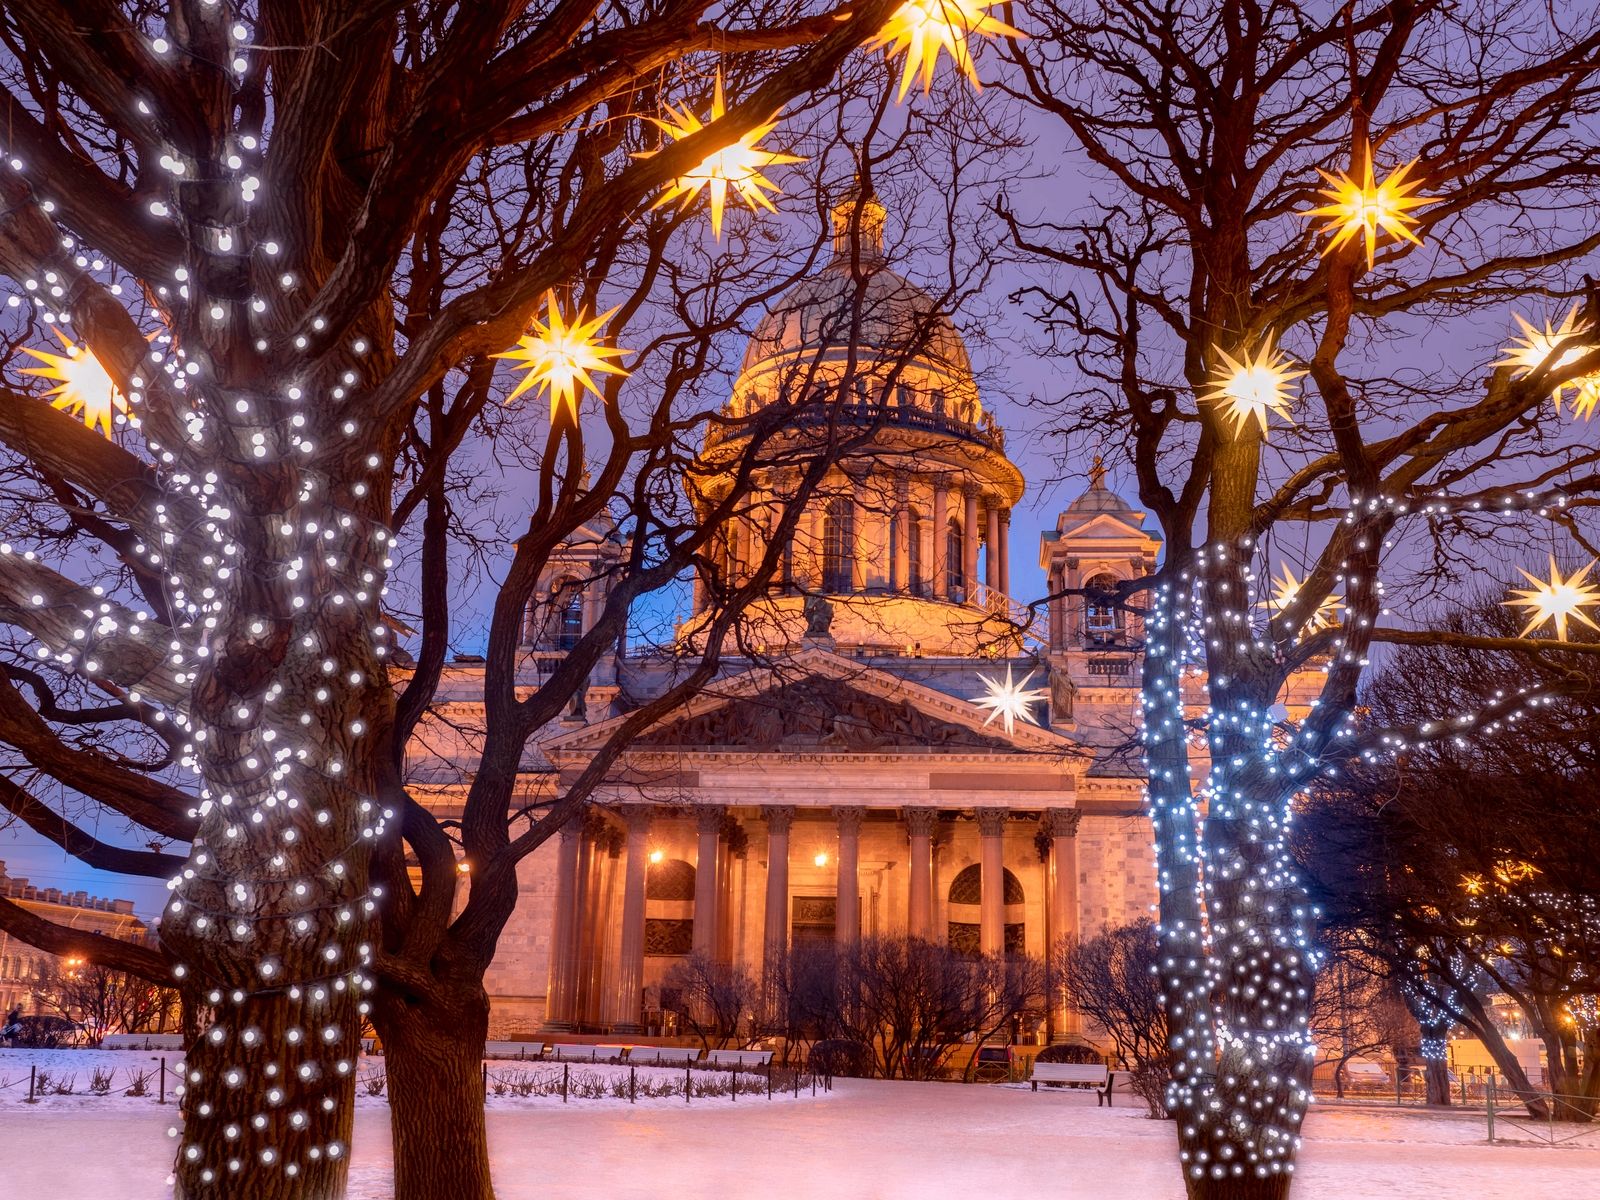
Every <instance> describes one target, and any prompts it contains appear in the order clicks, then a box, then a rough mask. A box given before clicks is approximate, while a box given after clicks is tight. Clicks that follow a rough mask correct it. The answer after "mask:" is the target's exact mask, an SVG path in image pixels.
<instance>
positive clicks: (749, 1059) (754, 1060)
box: [706, 1050, 772, 1067]
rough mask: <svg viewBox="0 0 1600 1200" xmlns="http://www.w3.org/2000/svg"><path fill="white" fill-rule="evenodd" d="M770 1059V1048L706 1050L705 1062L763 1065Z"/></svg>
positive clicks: (741, 1065)
mask: <svg viewBox="0 0 1600 1200" xmlns="http://www.w3.org/2000/svg"><path fill="white" fill-rule="evenodd" d="M771 1061H772V1051H771V1050H708V1051H707V1052H706V1062H708V1063H710V1064H711V1065H712V1066H714V1067H764V1066H766V1065H767V1064H768V1063H769V1062H771Z"/></svg>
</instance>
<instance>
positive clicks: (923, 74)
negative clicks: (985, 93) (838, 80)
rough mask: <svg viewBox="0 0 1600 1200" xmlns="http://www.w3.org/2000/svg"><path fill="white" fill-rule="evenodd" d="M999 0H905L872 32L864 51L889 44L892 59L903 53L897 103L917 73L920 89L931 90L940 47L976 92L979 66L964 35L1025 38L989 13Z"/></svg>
mask: <svg viewBox="0 0 1600 1200" xmlns="http://www.w3.org/2000/svg"><path fill="white" fill-rule="evenodd" d="M998 2H999V0H906V3H904V4H902V5H901V6H900V7H899V8H897V9H895V11H894V15H893V16H891V17H890V18H889V20H888V21H887V22H886V23H885V24H884V27H883V28H882V29H880V30H879V31H878V32H877V34H876V36H874V37H873V38H872V40H871V41H869V42H867V44H866V46H865V47H864V48H865V49H867V50H877V49H879V48H880V47H885V46H887V47H888V50H887V51H886V54H887V56H888V57H889V58H893V57H894V56H895V55H897V54H899V53H900V52H901V51H902V50H904V51H905V55H906V62H905V68H904V70H902V71H901V73H900V91H899V93H898V94H897V95H896V96H895V100H896V102H899V101H901V100H904V99H905V98H906V93H907V92H908V91H910V90H911V81H912V80H914V79H917V78H918V77H919V76H920V78H921V80H922V90H923V92H924V93H926V92H929V91H931V90H932V88H933V71H934V68H935V66H937V65H938V61H939V51H941V50H945V51H948V52H949V54H950V61H951V62H953V63H955V65H956V70H958V71H960V72H961V73H962V74H963V75H965V76H966V77H967V82H968V83H970V84H972V87H973V89H974V90H975V91H982V90H983V86H982V85H981V84H980V83H979V82H978V68H977V66H976V65H974V63H973V61H972V47H971V46H970V45H969V44H968V40H967V39H968V38H970V37H972V36H973V35H976V36H978V37H987V38H995V37H1025V36H1027V35H1026V34H1024V33H1022V32H1021V31H1020V30H1017V29H1013V28H1012V27H1011V26H1009V25H1007V24H1006V23H1005V22H1004V21H1002V20H1000V19H999V18H997V17H992V16H990V15H989V13H988V11H987V10H988V9H991V8H993V7H994V6H995V4H997V3H998Z"/></svg>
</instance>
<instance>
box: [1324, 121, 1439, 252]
mask: <svg viewBox="0 0 1600 1200" xmlns="http://www.w3.org/2000/svg"><path fill="white" fill-rule="evenodd" d="M1362 160H1363V161H1362V164H1361V182H1360V183H1357V182H1356V181H1355V180H1354V179H1352V178H1350V176H1348V175H1346V174H1345V173H1344V172H1343V171H1341V172H1339V174H1337V175H1330V174H1328V173H1327V172H1326V171H1319V172H1318V174H1320V175H1321V176H1322V177H1323V178H1324V179H1326V180H1327V181H1328V184H1329V186H1328V187H1325V188H1323V189H1322V193H1321V194H1322V195H1323V196H1325V197H1327V199H1328V200H1329V201H1330V203H1328V204H1325V205H1323V206H1322V207H1321V208H1313V209H1310V210H1309V211H1307V212H1304V213H1301V214H1300V215H1301V216H1304V217H1327V218H1328V223H1327V224H1326V225H1324V226H1323V227H1322V232H1323V233H1332V234H1334V235H1335V236H1334V239H1333V241H1331V242H1329V243H1328V246H1327V249H1325V250H1323V252H1322V253H1323V254H1324V255H1328V254H1332V253H1333V252H1334V251H1335V250H1337V249H1338V248H1339V247H1340V246H1342V245H1344V244H1345V243H1346V242H1348V241H1349V240H1350V239H1351V238H1353V237H1355V236H1356V235H1357V234H1358V233H1359V234H1364V235H1365V240H1366V243H1367V268H1368V269H1369V270H1370V269H1371V268H1372V263H1373V256H1374V255H1375V254H1376V253H1377V249H1378V233H1379V231H1380V230H1381V231H1382V232H1384V233H1387V234H1389V235H1390V236H1392V237H1397V238H1404V239H1405V240H1406V241H1408V242H1411V243H1413V244H1414V245H1418V246H1420V245H1422V239H1421V238H1419V237H1417V235H1416V234H1414V233H1412V232H1411V230H1410V228H1409V226H1412V225H1415V224H1416V223H1417V219H1416V218H1415V217H1413V216H1411V215H1410V212H1411V210H1412V209H1413V208H1421V207H1422V206H1423V205H1424V204H1431V203H1433V201H1434V200H1436V199H1437V198H1438V197H1436V196H1419V195H1417V194H1416V189H1417V185H1416V184H1415V183H1412V182H1411V181H1410V180H1408V179H1407V178H1406V176H1407V175H1408V174H1410V172H1411V168H1412V167H1414V166H1416V165H1417V160H1416V159H1412V160H1411V161H1410V162H1408V163H1407V164H1406V165H1405V166H1403V167H1401V168H1400V169H1399V170H1398V171H1396V172H1395V173H1394V174H1392V175H1390V176H1389V177H1388V178H1387V179H1385V180H1384V181H1383V182H1382V183H1377V182H1376V181H1374V179H1373V176H1372V147H1371V146H1370V145H1369V146H1368V147H1367V152H1366V154H1364V155H1363V156H1362Z"/></svg>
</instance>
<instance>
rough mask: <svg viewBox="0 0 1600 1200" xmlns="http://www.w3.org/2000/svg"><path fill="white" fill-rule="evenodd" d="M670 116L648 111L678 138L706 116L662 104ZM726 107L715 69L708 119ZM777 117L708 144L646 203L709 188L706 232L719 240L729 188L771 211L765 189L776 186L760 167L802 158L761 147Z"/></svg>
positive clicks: (687, 201) (687, 199)
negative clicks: (729, 140) (717, 145)
mask: <svg viewBox="0 0 1600 1200" xmlns="http://www.w3.org/2000/svg"><path fill="white" fill-rule="evenodd" d="M666 110H667V113H668V114H669V116H670V118H671V119H670V120H660V119H658V118H656V117H651V118H650V122H651V124H653V125H655V126H656V128H658V129H660V130H661V132H663V133H665V134H666V135H667V136H669V137H670V138H672V140H673V141H675V142H681V141H682V140H683V139H684V138H686V137H688V136H689V135H690V134H694V133H698V132H700V130H702V129H704V128H706V126H707V124H708V123H709V122H705V121H702V120H701V119H700V118H699V117H698V116H697V115H696V114H695V113H693V112H691V111H690V110H689V109H688V108H687V107H685V108H683V109H676V108H673V107H672V105H670V104H668V105H666ZM726 113H727V105H726V104H725V103H724V101H723V96H722V74H721V72H718V74H717V86H716V91H715V93H714V94H713V96H712V100H711V122H715V121H718V120H721V119H722V117H723V116H724V115H725V114H726ZM777 124H778V121H777V118H776V117H774V118H773V119H772V120H770V121H768V122H767V123H766V124H764V125H757V126H756V127H755V128H754V129H752V130H751V131H750V132H749V133H746V134H743V135H741V136H740V138H739V140H738V141H736V142H734V143H733V145H731V146H725V147H723V148H722V149H721V150H713V151H712V152H711V153H710V154H708V155H706V157H705V158H703V159H701V160H700V162H699V164H698V165H696V166H694V167H692V168H690V169H689V170H688V171H687V172H685V173H684V174H682V175H679V176H678V177H677V178H676V179H674V180H673V181H672V182H671V183H670V184H668V186H667V190H666V191H664V192H662V193H661V196H660V198H659V199H658V200H657V201H656V202H655V203H654V204H652V205H651V206H650V207H651V208H660V207H661V206H662V205H663V204H669V203H671V202H672V201H673V200H677V199H678V198H679V197H682V201H683V202H682V204H681V205H680V206H679V207H680V209H682V208H688V207H689V205H691V204H693V203H694V201H695V199H696V198H697V197H698V196H699V195H700V193H701V192H708V193H709V194H710V196H711V232H712V234H713V235H714V236H715V237H716V238H717V239H718V240H719V241H720V240H721V239H722V212H723V208H724V207H725V206H726V204H727V201H728V192H729V190H730V189H732V191H733V192H734V194H735V195H736V196H737V197H739V198H740V199H742V200H743V201H744V202H745V203H746V204H747V205H749V206H750V208H751V210H752V211H754V210H756V209H758V208H764V209H766V210H767V211H768V212H776V211H777V209H775V208H774V207H773V205H772V201H771V200H769V199H767V193H768V192H773V193H777V192H779V191H780V189H779V187H778V185H777V184H775V183H773V182H772V181H771V180H770V179H768V178H767V177H766V176H765V175H764V174H762V171H763V170H764V169H765V168H767V167H774V166H781V165H783V164H784V163H797V162H804V161H805V159H803V158H800V157H799V156H797V155H794V154H779V153H777V152H776V151H773V150H763V149H762V148H761V145H760V143H761V140H762V139H763V138H764V137H766V136H767V135H768V134H770V133H771V132H772V131H773V129H774V128H776V127H777ZM654 153H655V151H652V150H646V151H642V152H640V153H638V154H635V155H634V157H635V158H649V157H650V156H651V155H652V154H654Z"/></svg>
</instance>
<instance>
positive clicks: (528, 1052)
mask: <svg viewBox="0 0 1600 1200" xmlns="http://www.w3.org/2000/svg"><path fill="white" fill-rule="evenodd" d="M483 1056H484V1057H485V1058H515V1059H524V1058H543V1057H544V1043H543V1042H485V1043H484V1044H483Z"/></svg>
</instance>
